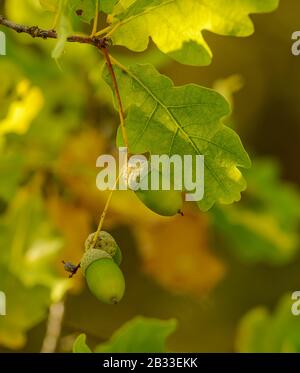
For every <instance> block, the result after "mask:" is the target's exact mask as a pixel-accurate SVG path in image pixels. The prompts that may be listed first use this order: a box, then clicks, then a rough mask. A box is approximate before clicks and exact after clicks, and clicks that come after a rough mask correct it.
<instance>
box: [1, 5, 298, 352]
mask: <svg viewBox="0 0 300 373" xmlns="http://www.w3.org/2000/svg"><path fill="white" fill-rule="evenodd" d="M0 14H4V15H5V16H6V17H7V18H9V19H12V20H14V21H16V22H20V23H25V24H28V25H35V24H38V25H39V26H41V27H45V28H48V27H49V26H50V24H51V16H50V15H49V14H47V13H45V12H43V11H42V10H41V9H40V7H39V6H38V0H24V1H19V0H9V1H3V0H1V1H0ZM299 14H300V3H299V2H298V1H295V0H282V1H281V3H280V7H279V8H278V10H277V11H276V12H274V13H272V14H264V15H257V16H253V17H252V19H253V20H254V24H255V28H256V31H255V34H254V35H253V36H251V37H249V38H231V37H221V36H217V35H213V34H210V33H205V37H206V39H207V40H208V42H209V44H210V45H211V47H212V49H213V53H214V59H213V63H212V64H211V66H209V67H189V66H184V65H180V64H178V63H176V62H174V61H172V60H170V59H168V58H167V57H166V56H164V55H162V54H161V53H160V52H158V51H157V49H156V48H155V47H154V46H151V47H150V48H149V50H148V51H147V52H145V53H141V54H134V53H130V52H128V51H126V50H125V49H121V48H112V50H111V53H112V54H113V55H115V56H117V57H118V58H119V59H120V60H122V62H123V63H126V64H130V63H146V62H150V63H153V64H154V65H155V66H156V67H157V69H158V70H159V71H160V72H161V73H164V74H166V75H168V76H169V77H170V78H172V80H173V81H174V83H175V84H176V85H183V84H186V83H191V82H193V83H197V84H200V85H204V86H206V87H214V88H215V89H217V90H219V91H220V92H221V93H222V94H224V95H225V96H226V97H227V98H228V99H229V100H230V101H231V103H232V105H233V113H232V117H230V118H227V120H226V121H227V124H228V125H230V126H233V127H234V128H235V130H236V131H237V132H238V133H239V135H240V136H241V138H242V141H243V143H244V145H245V147H246V149H247V151H248V153H249V155H250V157H251V158H252V160H253V167H252V169H251V170H249V171H247V172H245V176H246V179H247V181H248V185H249V187H248V190H247V191H246V192H245V193H243V197H242V201H241V202H239V203H237V204H235V205H233V206H228V207H224V206H216V207H215V208H214V209H213V210H212V211H210V212H209V213H205V214H203V213H200V212H199V211H197V210H196V209H195V208H194V207H193V206H186V211H185V217H184V218H181V217H175V218H170V219H169V218H162V217H159V216H157V215H155V214H153V213H152V212H150V211H148V210H146V208H145V207H144V206H143V205H142V204H141V203H140V202H139V201H138V200H137V199H136V198H135V196H134V195H133V194H131V193H130V192H128V193H127V192H126V193H124V192H123V193H119V192H118V193H116V195H115V196H114V197H113V200H112V205H111V209H110V210H109V215H108V218H107V221H106V224H105V228H106V229H107V230H108V231H109V232H111V233H112V234H113V235H114V236H115V238H116V239H117V241H118V243H119V245H120V247H121V248H122V251H123V254H124V260H123V264H122V269H123V271H124V273H125V278H126V282H127V291H126V296H125V298H124V300H123V301H122V302H121V303H120V304H119V305H117V306H107V305H103V304H101V303H99V302H98V301H97V300H96V299H95V298H94V297H93V296H92V295H91V294H90V293H89V291H88V290H87V288H86V286H85V283H84V280H83V278H82V275H81V274H78V275H77V276H76V277H75V278H74V279H73V280H69V279H67V275H66V273H65V272H64V270H63V268H62V267H63V266H62V264H61V261H62V260H70V261H72V262H75V263H76V262H78V261H79V260H80V258H81V255H82V253H83V248H84V241H85V239H86V237H87V236H88V234H89V233H90V232H93V231H95V229H96V226H97V221H98V219H99V216H100V214H101V211H102V209H103V206H104V203H105V199H106V197H107V195H106V193H102V192H99V191H98V190H97V188H96V185H95V180H96V175H97V169H96V168H95V160H96V158H97V157H98V156H99V155H101V154H103V153H108V152H110V153H113V152H114V151H115V148H114V137H115V133H116V129H117V126H118V115H117V113H116V112H115V111H114V108H113V107H112V100H111V93H110V91H109V89H108V88H107V87H106V86H105V84H104V83H103V82H102V81H101V69H102V66H103V60H102V57H101V56H100V54H99V53H98V52H97V51H96V50H95V48H92V47H91V46H86V45H78V44H76V45H67V47H66V50H65V53H64V55H63V57H62V58H61V60H60V61H59V66H58V65H57V64H56V63H55V61H54V60H52V59H51V50H52V49H53V46H54V41H51V40H48V41H43V40H33V39H32V38H30V37H29V36H28V35H18V34H16V33H14V32H13V31H10V30H7V29H4V28H1V31H4V32H5V33H6V36H7V56H5V57H3V56H1V57H0V102H1V106H0V290H2V291H5V292H6V294H7V306H8V315H7V316H5V317H0V351H24V352H38V351H41V350H42V351H53V350H54V349H55V350H56V351H58V352H68V351H70V350H71V349H72V343H73V341H74V339H75V338H76V336H77V335H78V334H79V333H86V334H87V338H88V341H89V344H90V345H91V346H95V345H97V344H99V343H101V342H104V341H106V340H108V339H109V338H110V336H111V335H112V333H113V332H115V331H116V330H117V329H118V328H119V327H120V326H121V325H123V324H124V322H126V321H128V320H130V319H132V318H133V317H135V316H136V315H143V316H146V317H155V318H158V319H170V318H175V319H177V321H178V324H177V329H176V331H175V332H174V333H173V334H172V335H171V337H170V338H169V339H168V343H167V349H168V350H169V351H183V352H194V351H198V352H199V351H201V352H219V351H222V352H224V351H225V352H231V351H298V352H300V316H298V317H296V316H293V315H292V314H291V311H290V308H291V304H292V301H291V296H290V294H291V293H292V292H293V291H296V290H300V274H299V265H300V253H299V248H300V244H299V218H300V192H299V183H300V173H299V160H300V148H299V143H300V105H299V102H300V89H299V87H300V74H299V71H300V57H295V56H293V55H292V53H291V45H292V41H291V35H292V33H293V32H294V31H296V30H299V29H300V18H299ZM102 21H103V20H102ZM78 27H79V28H80V27H82V26H81V25H77V28H78ZM87 30H88V29H87ZM87 30H86V32H88V31H87ZM82 31H84V30H82Z"/></svg>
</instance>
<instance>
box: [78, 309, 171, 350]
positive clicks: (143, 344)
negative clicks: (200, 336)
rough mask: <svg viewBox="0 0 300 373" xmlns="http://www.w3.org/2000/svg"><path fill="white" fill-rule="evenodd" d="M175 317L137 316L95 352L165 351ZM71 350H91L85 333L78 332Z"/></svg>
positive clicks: (97, 347)
mask: <svg viewBox="0 0 300 373" xmlns="http://www.w3.org/2000/svg"><path fill="white" fill-rule="evenodd" d="M176 326H177V321H176V320H175V319H170V320H159V319H154V318H146V317H143V316H137V317H135V318H133V319H132V320H130V321H128V322H127V323H125V324H124V325H122V326H121V328H120V329H118V330H117V331H116V332H115V333H114V334H113V335H112V337H111V338H110V340H109V341H108V342H105V343H102V344H100V345H98V346H96V348H95V352H101V353H103V352H104V353H105V352H107V353H108V352H109V353H118V352H121V353H132V352H136V353H139V352H147V353H152V352H156V353H159V352H166V340H167V338H168V337H169V335H170V334H172V333H173V332H174V331H175V330H176ZM73 352H75V353H85V352H91V349H90V347H89V346H88V345H87V344H86V335H85V334H80V335H79V336H78V337H77V339H76V340H75V342H74V344H73Z"/></svg>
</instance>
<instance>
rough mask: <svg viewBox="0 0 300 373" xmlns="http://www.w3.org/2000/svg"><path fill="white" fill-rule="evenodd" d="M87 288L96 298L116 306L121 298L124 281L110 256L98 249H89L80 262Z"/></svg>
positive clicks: (123, 290)
mask: <svg viewBox="0 0 300 373" xmlns="http://www.w3.org/2000/svg"><path fill="white" fill-rule="evenodd" d="M81 268H82V271H83V273H84V276H85V277H86V281H87V284H88V287H89V289H90V291H91V292H92V294H94V295H95V297H96V298H98V299H99V300H101V301H102V302H104V303H107V304H116V303H119V301H120V300H121V299H122V298H123V295H124V292H125V279H124V276H123V273H122V271H121V270H120V268H119V266H118V265H117V264H116V262H115V261H114V260H113V258H112V257H111V255H109V254H108V253H107V252H106V251H104V250H100V249H89V250H87V251H86V252H85V254H84V256H83V258H82V260H81Z"/></svg>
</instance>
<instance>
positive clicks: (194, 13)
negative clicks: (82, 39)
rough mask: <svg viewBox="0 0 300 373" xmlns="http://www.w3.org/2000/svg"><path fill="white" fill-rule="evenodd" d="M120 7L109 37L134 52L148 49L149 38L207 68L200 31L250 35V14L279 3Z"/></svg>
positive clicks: (163, 0) (200, 0)
mask: <svg viewBox="0 0 300 373" xmlns="http://www.w3.org/2000/svg"><path fill="white" fill-rule="evenodd" d="M124 3H125V4H124V5H125V9H124V7H119V8H118V10H119V13H117V14H115V17H114V18H113V20H112V26H111V31H110V36H111V37H112V40H113V42H114V43H115V44H118V45H123V46H125V47H127V48H129V49H131V50H134V51H143V50H145V49H146V48H147V46H148V42H149V38H150V37H151V38H152V40H153V41H154V43H155V44H156V45H157V47H158V48H159V49H161V50H162V51H163V52H164V53H167V54H168V55H169V56H170V57H172V58H174V59H176V60H177V61H179V62H181V63H184V64H190V65H207V64H209V63H210V62H211V58H212V52H211V50H210V48H209V46H208V45H207V43H206V41H205V39H204V37H203V34H202V33H203V31H204V30H207V31H211V32H214V33H216V34H220V35H230V36H248V35H250V34H252V33H253V30H254V28H253V24H252V21H251V19H250V17H249V14H252V13H263V12H270V11H272V10H274V9H276V7H277V6H278V3H279V0H264V1H262V0H235V1H228V0H214V1H211V0H136V1H134V2H133V3H132V1H129V4H131V3H132V5H131V6H129V7H126V5H129V4H126V2H124Z"/></svg>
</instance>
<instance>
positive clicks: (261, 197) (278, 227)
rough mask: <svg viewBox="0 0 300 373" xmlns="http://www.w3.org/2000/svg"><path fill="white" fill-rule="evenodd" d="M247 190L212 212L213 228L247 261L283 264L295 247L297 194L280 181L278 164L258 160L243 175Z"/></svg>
mask: <svg viewBox="0 0 300 373" xmlns="http://www.w3.org/2000/svg"><path fill="white" fill-rule="evenodd" d="M245 176H246V178H247V183H248V188H247V191H246V192H245V195H244V198H243V200H242V201H241V203H239V206H238V208H237V207H236V206H224V207H222V208H221V207H218V208H215V209H213V211H212V212H213V215H214V221H215V224H216V226H217V228H218V229H219V230H220V231H221V232H223V233H224V234H225V235H226V237H228V239H229V240H230V242H231V243H232V244H231V245H230V247H231V248H232V249H233V250H234V252H235V254H236V255H238V256H239V257H240V258H242V259H243V260H245V261H247V262H266V263H273V264H284V263H287V262H289V261H290V260H291V259H293V258H294V256H295V254H296V253H297V251H298V248H299V241H300V239H299V233H298V228H299V221H300V194H299V192H298V190H297V189H296V188H295V187H294V186H293V185H289V184H287V183H286V182H283V181H281V180H280V169H279V167H278V164H277V163H275V162H274V161H271V160H265V159H260V160H257V161H255V162H254V164H253V167H252V168H251V170H247V171H246V173H245Z"/></svg>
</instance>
